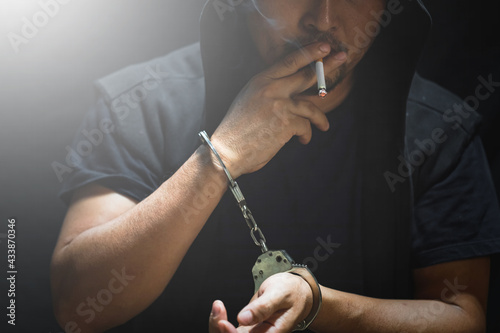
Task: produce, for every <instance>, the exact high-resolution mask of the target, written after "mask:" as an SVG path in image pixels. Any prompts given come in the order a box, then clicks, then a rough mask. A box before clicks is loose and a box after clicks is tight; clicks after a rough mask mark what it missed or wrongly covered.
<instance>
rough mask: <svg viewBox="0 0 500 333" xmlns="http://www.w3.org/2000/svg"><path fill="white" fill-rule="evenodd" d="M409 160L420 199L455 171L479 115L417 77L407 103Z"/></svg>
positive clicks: (473, 134)
mask: <svg viewBox="0 0 500 333" xmlns="http://www.w3.org/2000/svg"><path fill="white" fill-rule="evenodd" d="M406 119H407V120H406V160H407V161H408V162H409V164H410V168H411V169H412V179H413V182H414V184H415V193H416V196H417V197H418V196H419V195H420V194H422V193H423V192H425V190H427V189H428V188H430V187H431V186H432V185H433V184H435V183H436V182H438V181H440V180H441V179H443V178H444V177H446V175H447V174H448V173H449V172H451V170H453V168H454V167H455V166H456V164H457V163H458V161H459V160H460V157H461V156H462V154H463V152H464V151H465V149H466V148H467V146H468V145H469V144H470V143H471V141H472V139H473V138H474V136H475V134H476V130H477V127H478V124H479V122H480V116H479V115H478V114H477V113H476V112H475V110H474V109H473V108H472V107H471V106H470V105H469V104H467V103H465V102H464V101H462V100H461V99H460V98H459V97H458V96H456V95H454V94H452V93H451V92H449V91H447V90H446V89H444V88H442V87H440V86H439V85H437V84H435V83H433V82H430V81H428V80H425V79H423V78H421V77H420V76H419V75H415V77H414V79H413V82H412V86H411V90H410V94H409V97H408V101H407V115H406Z"/></svg>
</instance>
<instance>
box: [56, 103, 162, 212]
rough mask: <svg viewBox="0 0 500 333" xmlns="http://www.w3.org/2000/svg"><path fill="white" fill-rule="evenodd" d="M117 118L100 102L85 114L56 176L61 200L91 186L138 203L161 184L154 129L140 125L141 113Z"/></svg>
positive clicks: (143, 124) (160, 169) (146, 125)
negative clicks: (108, 189) (107, 190)
mask: <svg viewBox="0 0 500 333" xmlns="http://www.w3.org/2000/svg"><path fill="white" fill-rule="evenodd" d="M121 118H123V117H121V114H120V113H117V112H113V111H112V108H110V107H109V106H108V104H107V103H106V102H105V101H104V99H99V100H98V102H97V103H96V105H95V107H93V108H92V109H91V110H90V111H89V112H88V113H87V114H86V116H85V118H84V120H83V123H82V125H81V126H80V129H79V130H78V132H77V134H76V135H75V138H74V140H73V143H72V144H71V146H67V147H66V151H67V155H66V160H65V166H64V168H63V169H61V170H62V172H61V174H60V178H62V188H61V191H60V193H59V196H60V197H61V199H62V200H63V201H65V202H66V203H68V202H69V200H70V199H71V196H72V193H73V192H74V191H75V190H77V189H79V188H81V187H83V186H85V185H87V184H90V183H94V182H96V183H99V184H100V185H102V186H104V187H107V188H111V189H113V190H114V191H116V192H118V193H120V194H123V195H126V196H128V197H131V198H133V199H135V200H137V201H141V200H143V199H144V198H146V197H147V196H148V195H149V194H151V193H152V192H153V191H154V190H155V189H156V188H157V187H158V186H159V185H161V182H162V181H163V179H162V162H161V160H160V157H161V156H163V155H162V154H157V153H155V150H157V149H162V145H161V142H153V141H155V139H154V138H156V137H158V135H155V134H154V133H151V132H152V131H157V129H156V128H155V126H154V124H146V123H144V121H147V119H146V117H144V116H143V115H141V114H140V112H133V113H132V112H131V113H130V115H129V116H128V117H127V119H125V121H124V119H121ZM153 122H154V120H153ZM127 133H128V134H127ZM157 141H159V140H157Z"/></svg>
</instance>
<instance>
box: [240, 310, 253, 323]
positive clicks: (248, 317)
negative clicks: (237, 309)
mask: <svg viewBox="0 0 500 333" xmlns="http://www.w3.org/2000/svg"><path fill="white" fill-rule="evenodd" d="M239 317H240V320H241V321H242V322H244V323H250V322H252V319H253V316H252V312H250V311H248V310H247V311H245V312H242V313H241V314H240V316H239Z"/></svg>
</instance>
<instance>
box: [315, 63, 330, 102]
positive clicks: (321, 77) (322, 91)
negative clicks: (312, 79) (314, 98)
mask: <svg viewBox="0 0 500 333" xmlns="http://www.w3.org/2000/svg"><path fill="white" fill-rule="evenodd" d="M316 78H317V80H318V96H319V97H321V98H325V96H326V94H328V92H327V91H326V81H325V68H324V67H323V58H321V59H319V60H318V61H316Z"/></svg>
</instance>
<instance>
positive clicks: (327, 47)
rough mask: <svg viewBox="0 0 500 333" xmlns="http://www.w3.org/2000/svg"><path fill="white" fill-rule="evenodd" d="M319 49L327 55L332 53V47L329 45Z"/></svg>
mask: <svg viewBox="0 0 500 333" xmlns="http://www.w3.org/2000/svg"><path fill="white" fill-rule="evenodd" d="M319 49H320V51H321V52H325V53H327V52H330V45H328V44H321V45H320V46H319Z"/></svg>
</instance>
